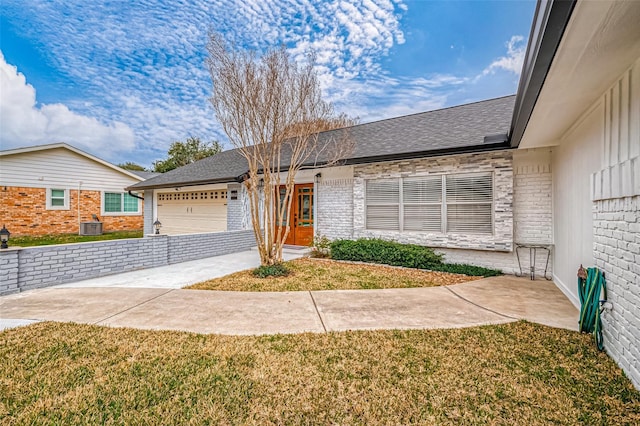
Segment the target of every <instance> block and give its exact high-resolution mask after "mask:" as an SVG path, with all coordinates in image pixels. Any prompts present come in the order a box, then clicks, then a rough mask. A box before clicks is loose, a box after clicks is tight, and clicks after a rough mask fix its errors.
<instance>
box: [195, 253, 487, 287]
mask: <svg viewBox="0 0 640 426" xmlns="http://www.w3.org/2000/svg"><path fill="white" fill-rule="evenodd" d="M285 265H286V266H287V268H288V269H290V271H291V274H289V275H288V276H285V277H267V278H258V277H256V276H254V275H253V273H252V271H250V270H249V271H242V272H236V273H235V274H231V275H227V276H224V277H221V278H216V279H212V280H209V281H205V282H202V283H198V284H194V285H192V286H190V287H187V288H190V289H194V290H227V291H317V290H354V289H379V288H408V287H433V286H438V285H449V284H459V283H463V282H466V281H472V280H477V279H479V278H482V277H470V276H467V275H461V274H450V273H446V272H432V271H423V270H419V269H409V268H397V267H391V266H385V265H372V264H354V263H345V262H336V261H335V260H327V259H308V258H302V259H297V260H293V261H290V262H286V263H285Z"/></svg>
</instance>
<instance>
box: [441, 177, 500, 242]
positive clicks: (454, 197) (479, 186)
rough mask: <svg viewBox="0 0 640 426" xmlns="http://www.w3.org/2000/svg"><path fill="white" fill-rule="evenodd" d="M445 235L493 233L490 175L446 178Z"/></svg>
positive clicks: (491, 181) (491, 178)
mask: <svg viewBox="0 0 640 426" xmlns="http://www.w3.org/2000/svg"><path fill="white" fill-rule="evenodd" d="M446 200H447V205H446V210H447V220H446V222H447V227H446V228H447V232H457V233H470V234H491V233H492V232H493V174H491V173H486V174H481V175H449V176H446Z"/></svg>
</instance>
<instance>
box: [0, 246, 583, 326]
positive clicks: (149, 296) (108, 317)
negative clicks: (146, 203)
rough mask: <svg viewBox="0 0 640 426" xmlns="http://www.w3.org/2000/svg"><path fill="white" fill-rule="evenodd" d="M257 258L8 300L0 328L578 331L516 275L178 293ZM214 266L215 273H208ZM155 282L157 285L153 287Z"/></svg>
mask: <svg viewBox="0 0 640 426" xmlns="http://www.w3.org/2000/svg"><path fill="white" fill-rule="evenodd" d="M253 255H254V256H257V254H256V253H255V252H254V253H253ZM250 256H251V252H243V253H237V254H234V255H228V256H220V257H218V258H211V259H205V260H199V261H194V262H188V263H189V264H190V265H186V264H177V265H171V266H168V267H162V268H155V269H154V270H146V271H138V272H133V273H127V274H120V275H116V276H112V277H105V278H99V279H95V280H87V281H86V282H79V283H73V284H67V285H63V286H57V287H50V288H45V289H40V290H32V291H27V292H24V293H18V294H12V295H8V296H3V297H0V318H3V319H2V320H0V328H4V327H11V326H17V325H21V324H28V323H30V322H33V321H70V322H77V323H85V324H97V325H105V326H112V327H133V328H140V329H150V330H182V331H191V332H196V333H218V334H236V335H251V334H274V333H300V332H307V331H308V332H326V331H344V330H371V329H393V328H397V329H427V328H458V327H471V326H477V325H483V324H500V323H506V322H511V321H516V320H518V319H526V320H529V321H533V322H538V323H541V324H547V325H550V326H553V327H560V328H567V329H572V330H576V329H577V321H578V311H577V310H576V309H575V307H574V306H573V305H572V304H571V303H570V302H569V301H568V300H567V299H566V297H565V296H564V295H563V294H562V293H561V292H560V291H559V290H558V289H557V288H556V287H555V285H554V284H553V283H551V282H548V281H530V280H528V279H526V278H516V277H513V276H503V277H494V278H486V279H483V280H478V281H473V282H469V283H464V284H457V285H452V286H446V287H431V288H409V289H387V290H335V291H333V290H332V291H301V292H282V293H250V292H225V291H206V290H181V289H176V288H171V287H181V286H183V285H186V284H190V283H193V282H196V281H202V280H204V279H207V278H212V277H213V276H216V275H211V274H217V273H219V274H220V275H224V274H226V273H229V271H230V270H232V269H234V267H232V265H235V268H237V267H239V265H241V264H243V262H249V261H250V259H251V257H250ZM291 256H294V257H295V255H291ZM241 259H244V261H241ZM256 262H257V260H256ZM220 263H222V264H224V265H226V266H228V269H224V271H225V272H222V271H221V270H220V271H218V269H216V268H218V267H219V265H220ZM207 265H208V266H207ZM212 265H218V266H212ZM252 266H255V265H252ZM248 267H251V266H248ZM248 267H243V269H247V268H248ZM167 268H169V269H167ZM207 268H211V270H210V271H209V272H206V273H205V272H203V271H204V270H206V269H207ZM176 271H177V272H176ZM216 271H218V272H216ZM231 272H233V271H231ZM200 273H202V275H200ZM137 274H141V275H137ZM148 276H156V278H155V279H149V280H147V278H146V277H148ZM218 276H219V275H218ZM143 280H144V281H143ZM144 286H146V288H141V287H144Z"/></svg>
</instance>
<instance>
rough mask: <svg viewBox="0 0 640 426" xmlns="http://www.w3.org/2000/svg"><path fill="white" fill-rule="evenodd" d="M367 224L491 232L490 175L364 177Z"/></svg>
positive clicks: (392, 228) (380, 227)
mask: <svg viewBox="0 0 640 426" xmlns="http://www.w3.org/2000/svg"><path fill="white" fill-rule="evenodd" d="M365 185H366V190H365V196H366V198H365V204H366V228H367V229H374V230H389V231H422V232H451V233H473V234H492V233H493V173H482V174H479V173H476V174H456V175H444V176H442V175H438V176H424V177H411V178H404V179H374V180H367V181H366V183H365Z"/></svg>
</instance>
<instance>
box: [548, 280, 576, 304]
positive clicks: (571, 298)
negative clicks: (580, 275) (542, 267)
mask: <svg viewBox="0 0 640 426" xmlns="http://www.w3.org/2000/svg"><path fill="white" fill-rule="evenodd" d="M551 276H552V277H553V283H554V284H555V285H556V287H558V288H559V289H560V291H561V292H562V293H563V294H564V295H565V296H566V297H567V299H569V301H570V302H571V303H573V306H575V307H576V308H578V310H579V309H580V300H579V299H578V298H577V297H576V296H575V295H574V294H573V293H572V292H571V291H570V290H569V287H567V286H566V285H565V283H563V282H562V280H560V278H558V276H557V275H556V274H555V273H553V274H551ZM576 285H578V284H577V280H576Z"/></svg>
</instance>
